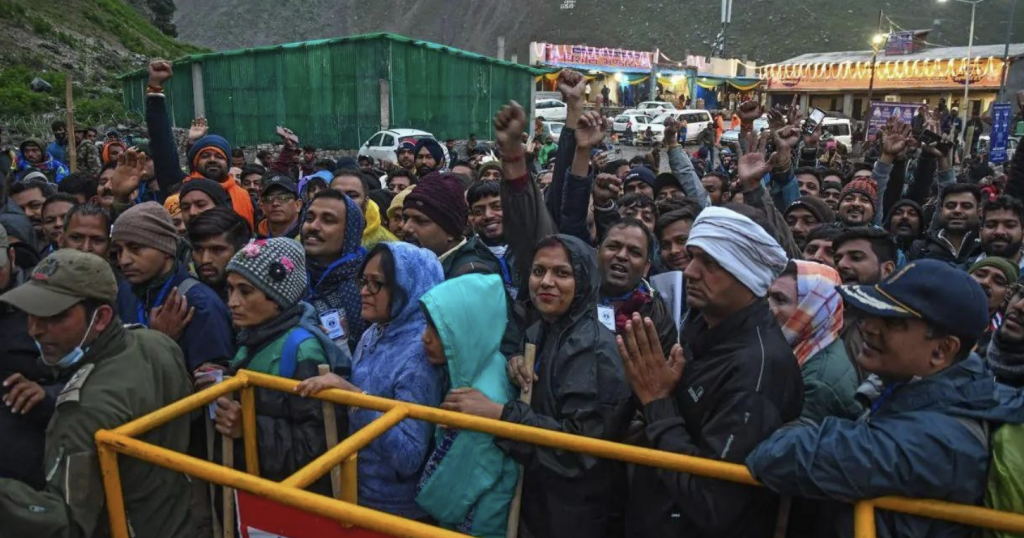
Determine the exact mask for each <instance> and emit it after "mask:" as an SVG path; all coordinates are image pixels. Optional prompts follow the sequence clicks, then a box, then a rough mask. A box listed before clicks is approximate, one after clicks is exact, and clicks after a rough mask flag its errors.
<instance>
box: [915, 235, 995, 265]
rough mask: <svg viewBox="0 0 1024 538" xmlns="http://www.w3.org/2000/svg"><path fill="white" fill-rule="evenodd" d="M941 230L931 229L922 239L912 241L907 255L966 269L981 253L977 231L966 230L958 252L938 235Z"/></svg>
mask: <svg viewBox="0 0 1024 538" xmlns="http://www.w3.org/2000/svg"><path fill="white" fill-rule="evenodd" d="M940 232H941V230H932V231H930V232H928V235H926V236H924V238H923V239H918V240H917V241H914V244H913V245H911V246H910V253H909V254H908V257H909V258H910V259H911V260H940V261H944V262H948V263H952V264H955V265H957V266H959V267H962V268H963V269H965V270H966V269H967V266H968V264H969V263H970V260H973V259H974V258H976V257H978V255H979V254H981V252H982V250H981V238H980V237H978V233H977V232H968V233H967V235H966V236H965V237H964V241H963V243H962V244H961V245H960V252H953V249H952V247H950V246H949V243H948V242H947V241H946V240H945V239H941V238H940V237H939V233H940Z"/></svg>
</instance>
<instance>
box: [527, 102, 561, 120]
mask: <svg viewBox="0 0 1024 538" xmlns="http://www.w3.org/2000/svg"><path fill="white" fill-rule="evenodd" d="M534 108H536V112H535V113H534V114H535V115H536V117H538V118H540V119H542V120H547V121H565V118H566V116H568V114H569V106H568V105H566V104H565V103H563V102H561V101H559V100H557V99H538V100H537V101H536V102H535V103H534Z"/></svg>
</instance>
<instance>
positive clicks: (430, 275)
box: [384, 243, 444, 325]
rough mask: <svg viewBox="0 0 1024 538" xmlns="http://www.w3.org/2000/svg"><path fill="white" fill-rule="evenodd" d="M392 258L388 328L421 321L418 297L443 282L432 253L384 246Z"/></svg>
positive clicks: (404, 245)
mask: <svg viewBox="0 0 1024 538" xmlns="http://www.w3.org/2000/svg"><path fill="white" fill-rule="evenodd" d="M384 245H385V246H386V247H387V249H388V250H390V251H391V255H392V256H393V257H394V259H395V286H394V287H395V288H398V289H400V290H401V291H402V293H400V294H395V293H393V292H392V295H391V297H392V299H391V321H390V322H389V325H395V324H399V325H401V324H405V323H407V322H409V321H411V320H412V319H414V318H420V319H421V320H422V319H423V312H422V311H421V310H420V298H421V297H423V294H425V293H427V292H428V291H430V289H431V288H433V287H434V286H436V285H438V284H440V283H441V282H444V273H443V272H442V271H441V263H440V262H438V261H437V256H435V255H434V253H433V252H431V251H429V250H427V249H425V248H420V247H417V246H413V245H410V244H408V243H384Z"/></svg>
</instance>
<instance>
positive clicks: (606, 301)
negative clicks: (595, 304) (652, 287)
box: [601, 280, 646, 306]
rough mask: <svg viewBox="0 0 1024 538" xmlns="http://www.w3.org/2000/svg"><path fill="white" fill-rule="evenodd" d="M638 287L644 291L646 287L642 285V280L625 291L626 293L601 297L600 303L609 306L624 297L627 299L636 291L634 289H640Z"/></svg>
mask: <svg viewBox="0 0 1024 538" xmlns="http://www.w3.org/2000/svg"><path fill="white" fill-rule="evenodd" d="M640 289H643V290H645V291H646V288H645V287H644V282H643V281H642V280H641V281H640V283H639V284H637V286H636V287H635V288H633V289H631V290H629V291H627V292H626V293H623V294H622V295H619V296H618V297H602V298H601V304H602V305H603V306H611V304H612V303H615V302H619V301H625V300H626V299H629V297H630V296H631V295H633V294H634V293H636V290H640Z"/></svg>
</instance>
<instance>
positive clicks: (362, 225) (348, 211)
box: [341, 196, 366, 254]
mask: <svg viewBox="0 0 1024 538" xmlns="http://www.w3.org/2000/svg"><path fill="white" fill-rule="evenodd" d="M364 229H366V219H365V218H364V217H363V211H362V210H361V209H359V206H358V205H356V203H355V202H353V201H352V199H351V198H349V197H348V196H346V197H345V242H344V243H342V245H341V253H342V254H349V253H351V252H355V251H356V249H358V248H360V247H362V246H363V230H364Z"/></svg>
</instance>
